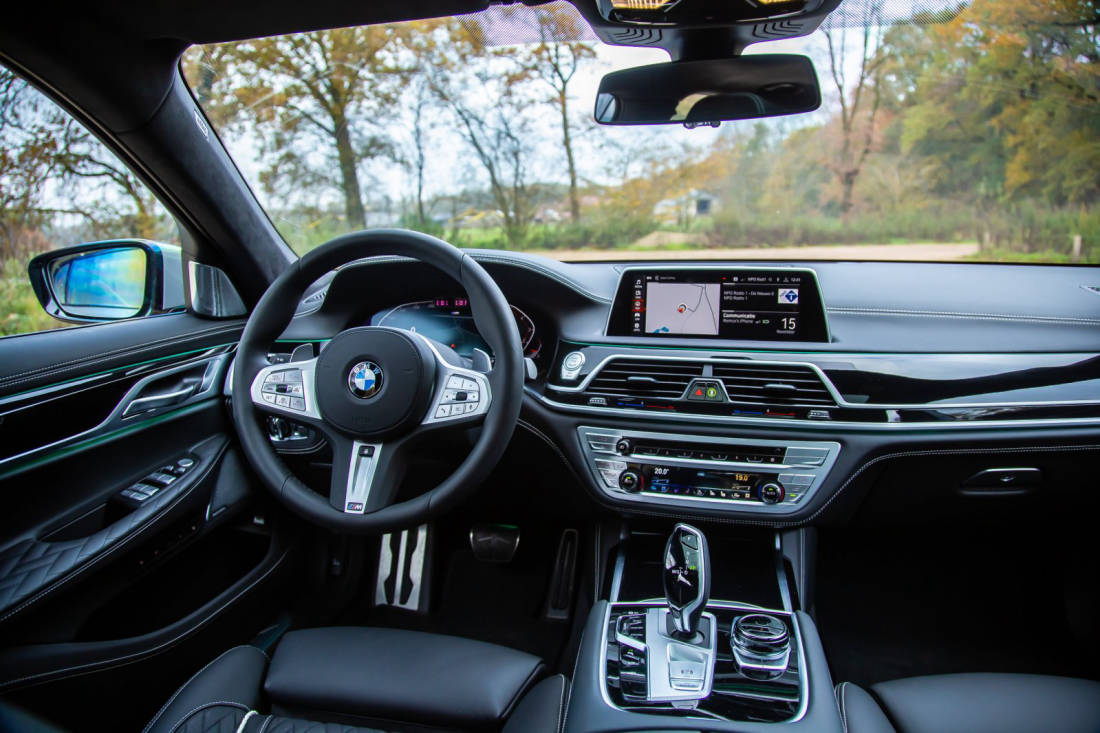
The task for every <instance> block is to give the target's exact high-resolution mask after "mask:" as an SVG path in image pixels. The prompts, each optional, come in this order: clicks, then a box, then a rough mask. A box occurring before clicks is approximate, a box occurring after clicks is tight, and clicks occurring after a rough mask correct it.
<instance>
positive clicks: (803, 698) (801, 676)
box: [597, 601, 810, 725]
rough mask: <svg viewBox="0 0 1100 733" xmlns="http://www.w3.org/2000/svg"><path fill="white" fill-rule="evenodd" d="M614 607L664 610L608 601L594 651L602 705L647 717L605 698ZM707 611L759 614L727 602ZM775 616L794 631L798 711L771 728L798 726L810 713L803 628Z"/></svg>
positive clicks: (690, 714) (794, 621)
mask: <svg viewBox="0 0 1100 733" xmlns="http://www.w3.org/2000/svg"><path fill="white" fill-rule="evenodd" d="M615 606H620V607H632V608H660V607H663V604H661V603H651V602H647V601H638V602H614V603H612V602H610V601H609V602H608V604H607V608H606V609H604V614H603V624H602V625H603V628H602V629H601V630H600V648H599V649H598V650H597V652H598V653H599V655H600V666H599V675H600V678H599V680H598V682H599V685H600V698H601V699H602V700H603V702H604V704H605V705H607V706H608V707H609V708H611V709H612V710H618V711H620V712H624V713H635V714H637V715H646V713H645V712H643V711H639V710H635V709H630V710H626V709H624V708H621V707H619V706H618V705H616V704H615V703H614V702H612V700H611V697H610V696H609V695H608V694H607V627H608V626H609V625H610V624H611V612H612V610H614V607H615ZM707 607H708V608H724V609H727V610H733V611H747V612H749V613H756V612H758V611H759V610H760V609H759V608H755V607H749V606H747V605H745V604H741V603H733V602H730V601H709V602H708V603H707ZM774 612H775V613H781V614H784V615H786V616H787V617H788V618H789V619H790V620H791V626H792V627H793V628H794V636H795V640H796V641H797V642H798V698H799V703H798V710H797V711H795V715H794V717H793V718H790V719H789V720H784V721H782V722H780V723H775V724H774V725H785V724H787V723H797V722H798V721H800V720H802V719H803V718H804V717H806V711H807V710H809V707H810V700H809V688H810V686H809V683H808V681H807V679H806V676H807V667H808V666H809V665H808V664H807V662H806V648H805V645H804V644H803V641H802V628H801V625H800V624H799V623H798V616H797V615H796V614H795V613H794V612H793V611H774ZM684 717H685V718H693V719H696V720H723V721H727V719H726V718H719V717H716V716H714V715H709V716H703V715H699V714H698V713H697V712H696V711H694V710H692V711H690V712H688V711H686V710H685V711H684ZM727 722H737V721H727Z"/></svg>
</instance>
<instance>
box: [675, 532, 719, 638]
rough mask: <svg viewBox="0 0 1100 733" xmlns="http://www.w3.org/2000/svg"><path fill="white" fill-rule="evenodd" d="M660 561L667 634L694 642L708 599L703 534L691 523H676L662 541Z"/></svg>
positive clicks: (697, 636) (708, 567)
mask: <svg viewBox="0 0 1100 733" xmlns="http://www.w3.org/2000/svg"><path fill="white" fill-rule="evenodd" d="M664 565H665V570H664V585H665V598H666V599H667V600H668V618H669V621H670V627H671V628H670V629H669V636H671V637H672V638H673V639H677V640H680V641H688V642H696V643H698V641H699V640H700V634H699V621H700V619H701V618H702V616H703V610H704V609H706V607H707V601H708V600H709V599H710V551H709V550H708V549H707V538H706V537H704V536H703V533H702V532H700V531H699V530H697V529H696V528H695V527H692V526H690V525H687V524H677V525H676V527H675V529H673V530H672V534H671V535H670V536H669V538H668V544H666V545H665V563H664Z"/></svg>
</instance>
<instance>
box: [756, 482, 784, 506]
mask: <svg viewBox="0 0 1100 733" xmlns="http://www.w3.org/2000/svg"><path fill="white" fill-rule="evenodd" d="M786 493H787V492H785V491H784V490H783V484H781V483H779V482H778V481H768V482H767V483H765V484H761V486H760V498H761V500H763V502H764V503H765V504H778V503H779V502H781V501H783V497H784V496H786Z"/></svg>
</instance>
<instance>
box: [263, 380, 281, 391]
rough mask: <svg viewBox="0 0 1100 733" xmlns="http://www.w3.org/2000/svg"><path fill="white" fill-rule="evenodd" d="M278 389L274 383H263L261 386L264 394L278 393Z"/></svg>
mask: <svg viewBox="0 0 1100 733" xmlns="http://www.w3.org/2000/svg"><path fill="white" fill-rule="evenodd" d="M278 389H279V388H278V387H277V386H276V385H275V384H274V383H270V382H264V386H263V391H264V392H275V391H278Z"/></svg>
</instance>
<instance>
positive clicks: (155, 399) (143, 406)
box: [122, 379, 202, 418]
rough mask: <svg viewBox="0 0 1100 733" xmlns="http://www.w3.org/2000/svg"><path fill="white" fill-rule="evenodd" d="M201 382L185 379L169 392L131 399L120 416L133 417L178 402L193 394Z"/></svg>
mask: <svg viewBox="0 0 1100 733" xmlns="http://www.w3.org/2000/svg"><path fill="white" fill-rule="evenodd" d="M201 383H202V381H201V380H199V379H185V380H184V381H183V386H182V387H181V388H179V389H174V390H172V391H171V392H163V393H161V394H155V395H149V396H148V397H138V398H137V399H134V400H131V401H130V404H128V405H126V409H125V410H124V411H123V412H122V417H124V418H126V417H133V416H134V415H138V414H141V413H143V412H149V411H151V410H156V409H159V408H161V407H168V406H170V405H176V404H179V403H180V402H183V401H184V400H186V399H187V398H188V397H190V396H191V395H193V394H194V393H195V389H196V388H197V387H198V386H199V385H200V384H201Z"/></svg>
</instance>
